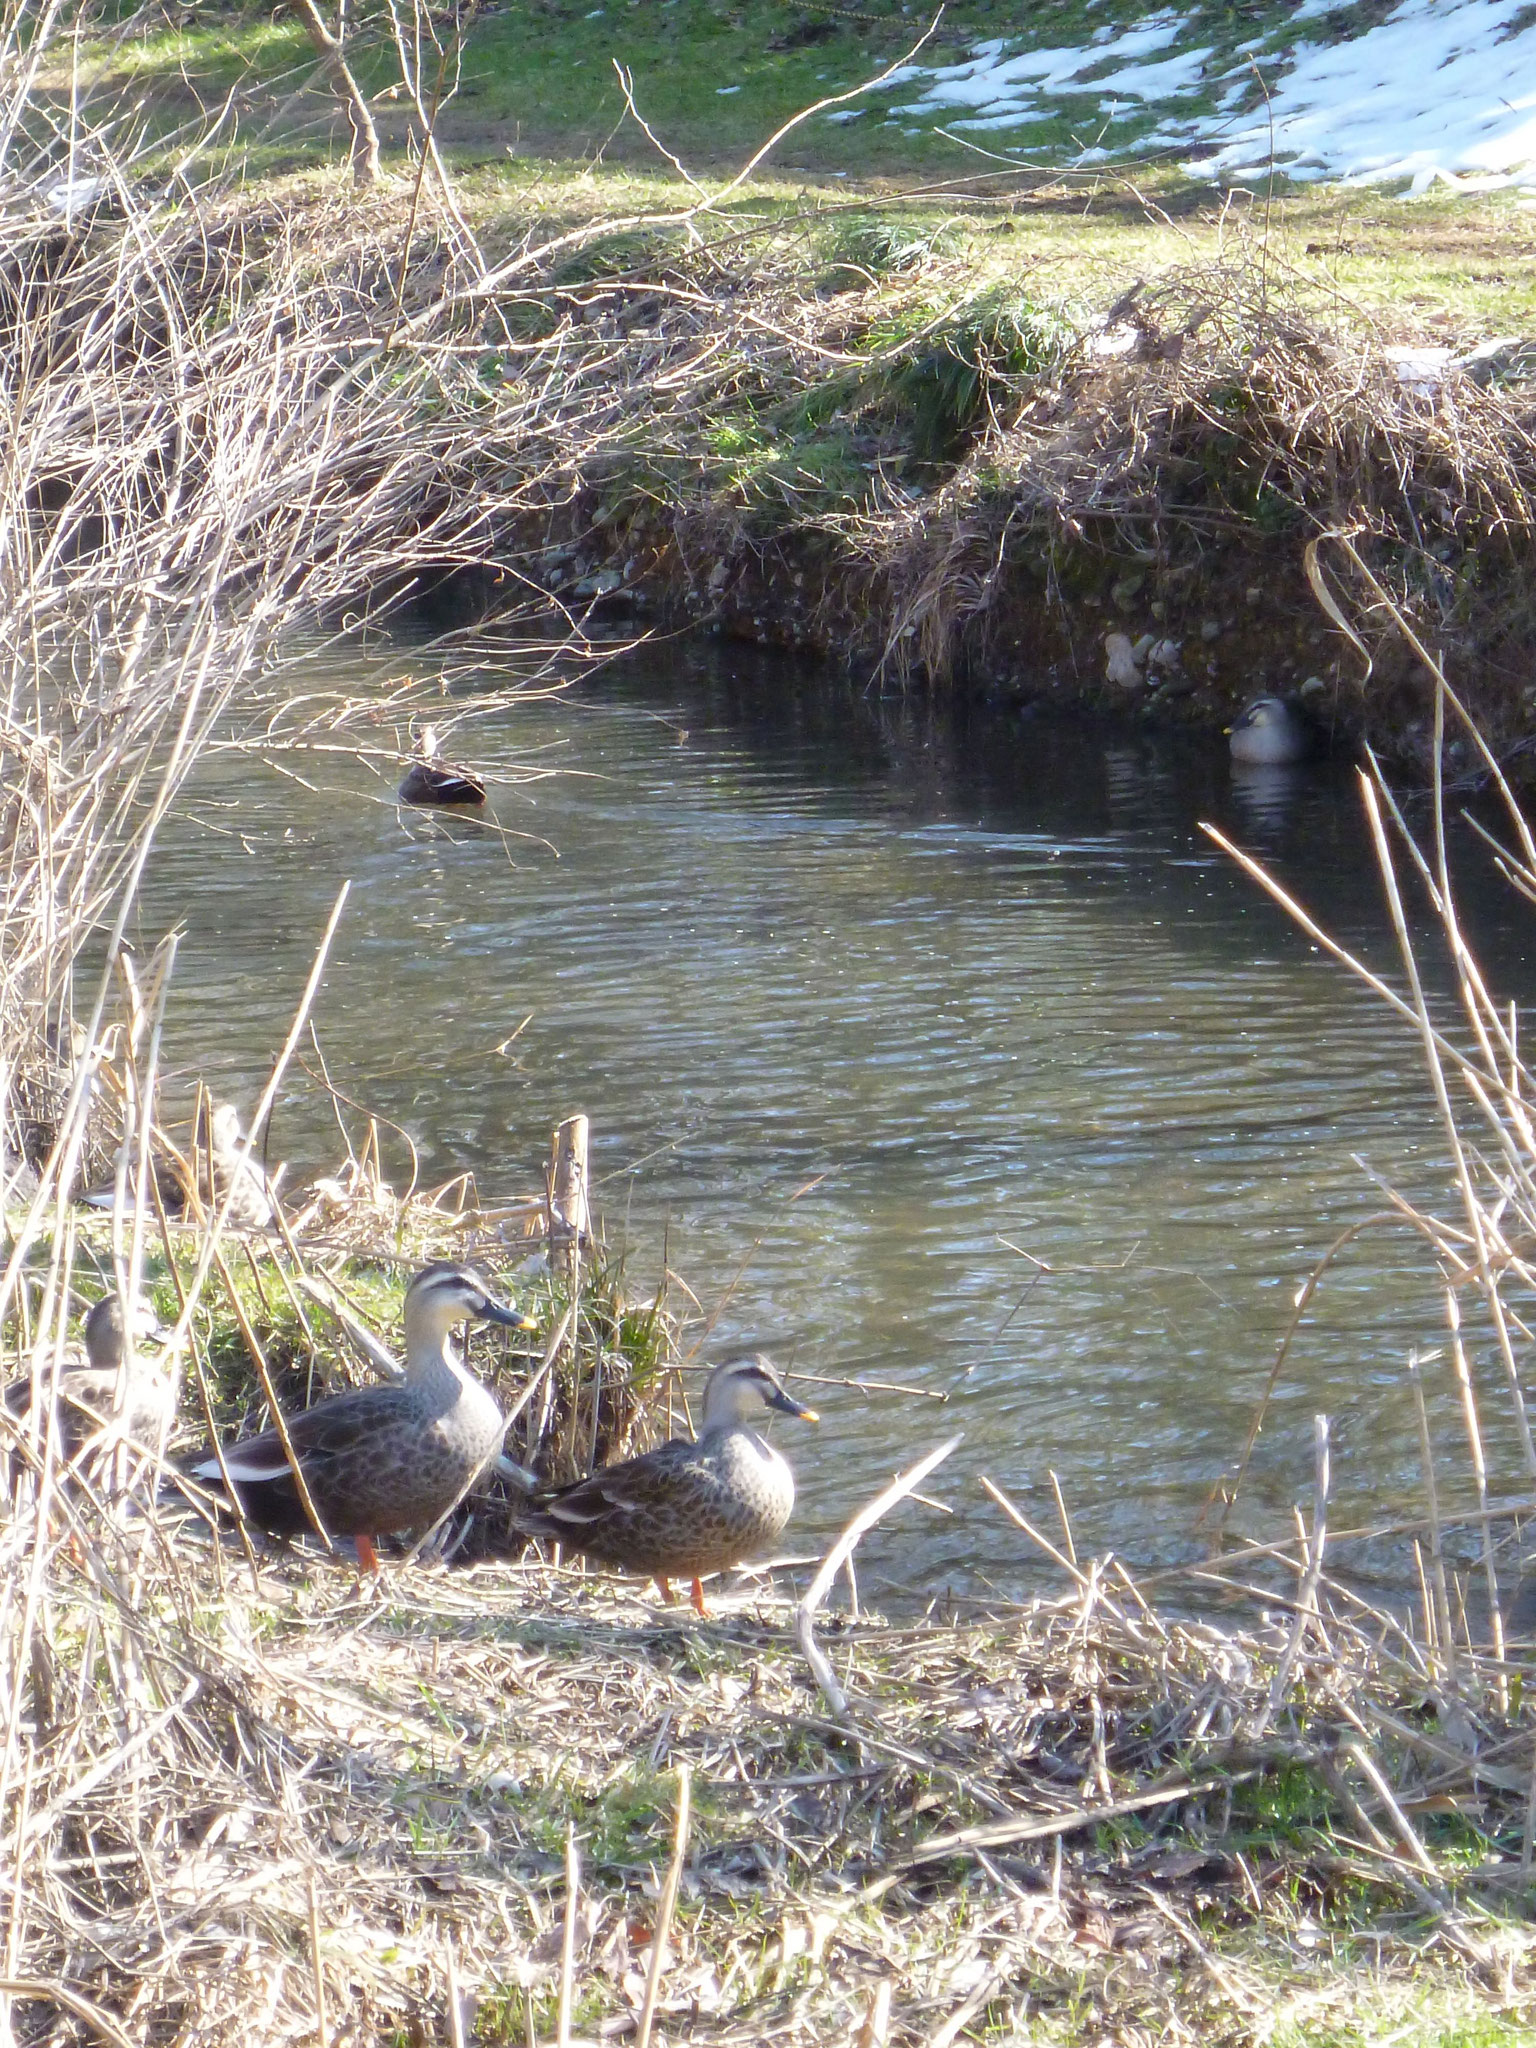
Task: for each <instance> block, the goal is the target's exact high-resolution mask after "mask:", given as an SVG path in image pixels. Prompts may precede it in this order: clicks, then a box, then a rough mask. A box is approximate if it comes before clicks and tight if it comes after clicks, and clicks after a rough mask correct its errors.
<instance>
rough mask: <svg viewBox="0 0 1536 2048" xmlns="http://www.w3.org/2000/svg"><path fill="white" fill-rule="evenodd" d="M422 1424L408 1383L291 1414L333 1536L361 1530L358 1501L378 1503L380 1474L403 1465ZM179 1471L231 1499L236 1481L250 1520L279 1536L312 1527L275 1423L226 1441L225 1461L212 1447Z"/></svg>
mask: <svg viewBox="0 0 1536 2048" xmlns="http://www.w3.org/2000/svg"><path fill="white" fill-rule="evenodd" d="M421 1427H422V1418H421V1415H420V1413H419V1410H418V1407H417V1404H416V1402H415V1401H414V1399H413V1398H412V1396H411V1394H410V1392H409V1390H408V1389H407V1388H405V1387H403V1386H398V1387H359V1388H358V1389H356V1390H355V1391H354V1392H352V1393H350V1394H338V1395H336V1396H335V1398H334V1399H332V1400H329V1401H320V1402H318V1403H317V1404H316V1405H315V1406H314V1407H313V1408H304V1409H301V1410H300V1411H299V1412H298V1414H296V1415H294V1416H292V1417H291V1418H290V1419H289V1421H288V1441H289V1442H290V1443H291V1444H292V1446H293V1455H294V1457H295V1458H296V1459H297V1461H298V1464H299V1467H300V1469H301V1470H302V1472H303V1474H304V1484H305V1485H306V1486H307V1487H308V1489H309V1495H310V1499H311V1500H312V1501H313V1502H314V1504H315V1506H316V1508H317V1509H318V1510H319V1512H320V1518H321V1520H322V1521H323V1522H324V1523H325V1525H326V1527H327V1529H329V1530H330V1531H331V1533H332V1534H333V1535H354V1534H356V1533H357V1532H356V1530H354V1529H352V1528H351V1527H350V1526H349V1524H350V1522H351V1521H352V1520H353V1519H355V1518H354V1517H353V1515H352V1514H351V1513H350V1508H351V1506H352V1504H353V1503H354V1502H355V1501H359V1500H361V1499H362V1498H364V1497H366V1498H367V1499H368V1500H369V1501H370V1502H371V1500H372V1497H373V1496H374V1494H375V1492H376V1479H377V1475H379V1474H380V1473H381V1472H383V1473H390V1472H393V1471H394V1470H396V1469H398V1464H399V1460H400V1456H401V1451H402V1445H403V1442H404V1440H405V1439H406V1438H407V1437H417V1436H419V1435H420V1432H421ZM177 1469H178V1470H179V1471H180V1472H181V1473H183V1474H184V1475H185V1476H186V1477H187V1478H188V1479H196V1480H197V1481H198V1482H199V1483H200V1484H201V1485H203V1486H204V1487H206V1488H207V1489H208V1491H209V1492H210V1493H215V1494H221V1495H223V1496H224V1498H225V1499H228V1498H229V1494H230V1490H231V1487H232V1488H233V1491H234V1493H235V1494H236V1495H237V1496H238V1498H239V1502H240V1508H241V1511H242V1513H243V1514H244V1515H245V1517H246V1519H247V1520H248V1521H251V1522H254V1523H255V1524H256V1526H257V1527H258V1528H260V1529H266V1530H268V1531H269V1532H270V1533H271V1534H273V1535H289V1536H297V1535H301V1534H303V1532H304V1531H305V1530H307V1529H308V1528H309V1527H310V1521H309V1517H308V1515H307V1514H306V1513H305V1512H304V1503H303V1500H302V1499H301V1498H300V1495H299V1489H298V1486H297V1483H296V1482H295V1480H294V1476H293V1467H292V1466H291V1465H290V1464H289V1462H288V1454H287V1452H286V1450H285V1449H284V1448H283V1440H282V1438H281V1437H280V1436H279V1435H278V1433H277V1431H276V1430H275V1429H264V1430H262V1432H261V1433H260V1435H259V1436H248V1437H242V1438H241V1439H240V1440H239V1441H238V1442H236V1443H232V1444H226V1445H225V1446H224V1447H223V1464H222V1465H221V1464H220V1462H219V1453H218V1452H216V1451H214V1450H213V1449H212V1448H211V1447H209V1448H207V1449H204V1450H202V1451H196V1452H193V1453H192V1454H191V1456H189V1457H185V1458H182V1459H180V1460H178V1464H177ZM226 1472H227V1474H228V1478H227V1479H226V1477H225V1474H226ZM380 1526H382V1525H381V1524H378V1523H376V1522H375V1523H374V1524H373V1527H374V1528H378V1527H380ZM370 1533H371V1532H370Z"/></svg>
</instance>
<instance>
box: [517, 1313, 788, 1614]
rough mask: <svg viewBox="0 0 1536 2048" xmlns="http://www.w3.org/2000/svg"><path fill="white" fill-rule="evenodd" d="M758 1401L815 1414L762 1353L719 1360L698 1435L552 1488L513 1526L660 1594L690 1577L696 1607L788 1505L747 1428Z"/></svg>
mask: <svg viewBox="0 0 1536 2048" xmlns="http://www.w3.org/2000/svg"><path fill="white" fill-rule="evenodd" d="M764 1408H772V1409H776V1410H777V1411H778V1412H779V1413H780V1414H781V1415H798V1416H799V1417H800V1419H801V1421H802V1422H814V1421H816V1419H817V1417H816V1412H815V1410H814V1409H812V1408H806V1407H804V1406H802V1405H801V1403H800V1402H799V1401H797V1400H795V1399H794V1397H793V1395H791V1394H787V1393H786V1392H785V1391H784V1382H783V1381H782V1380H781V1379H780V1377H779V1374H778V1371H777V1369H776V1368H775V1366H774V1365H773V1362H772V1361H771V1360H770V1359H768V1358H765V1357H763V1356H762V1354H761V1353H759V1354H758V1355H757V1357H755V1358H742V1359H737V1360H736V1361H735V1362H734V1363H733V1364H730V1365H721V1366H717V1367H716V1368H715V1370H714V1371H713V1372H712V1373H711V1374H710V1376H709V1379H708V1381H707V1382H706V1384H705V1388H704V1412H703V1417H702V1420H701V1423H700V1428H699V1434H698V1437H697V1439H696V1441H694V1442H692V1443H689V1442H687V1441H686V1440H685V1439H682V1438H674V1439H673V1440H672V1442H670V1443H665V1444H662V1445H661V1446H660V1448H659V1449H657V1450H654V1451H646V1452H645V1453H644V1454H643V1455H642V1456H641V1457H638V1458H627V1459H625V1461H624V1462H623V1463H622V1464H620V1465H610V1466H608V1467H607V1468H606V1470H604V1471H602V1472H593V1473H591V1474H590V1475H589V1476H588V1477H587V1478H585V1479H578V1480H577V1481H576V1483H575V1485H574V1486H561V1487H557V1488H555V1489H554V1491H552V1492H550V1493H546V1494H544V1495H542V1496H540V1497H539V1498H537V1499H535V1500H533V1501H531V1502H530V1503H529V1504H528V1506H527V1507H526V1508H522V1509H519V1510H518V1511H517V1512H516V1513H515V1516H514V1520H515V1522H516V1525H517V1527H518V1528H519V1529H521V1530H523V1531H524V1532H525V1533H526V1534H527V1535H530V1536H538V1537H542V1538H543V1539H544V1540H545V1541H546V1542H551V1543H558V1544H559V1545H560V1546H561V1548H562V1549H564V1550H575V1551H580V1552H581V1553H582V1554H583V1555H585V1556H587V1557H592V1558H596V1559H597V1561H598V1562H599V1563H600V1564H607V1565H614V1566H616V1567H617V1568H618V1569H619V1570H621V1571H631V1572H644V1573H646V1574H647V1575H648V1576H649V1577H651V1578H653V1579H655V1581H656V1582H657V1584H658V1585H659V1586H660V1588H661V1591H662V1596H663V1598H665V1599H668V1600H670V1599H671V1597H672V1589H671V1587H670V1585H669V1584H668V1581H669V1580H670V1579H674V1578H687V1579H691V1580H692V1581H693V1604H694V1606H695V1608H696V1609H697V1610H698V1612H699V1613H700V1614H703V1613H704V1612H705V1607H704V1588H703V1585H702V1584H701V1581H702V1580H703V1578H704V1577H705V1576H706V1574H708V1573H710V1572H722V1571H727V1570H729V1568H730V1567H731V1566H732V1565H736V1564H740V1563H741V1562H742V1560H743V1559H744V1558H747V1557H749V1556H750V1555H751V1554H752V1552H753V1551H755V1550H758V1549H761V1548H762V1547H764V1546H765V1545H767V1544H769V1543H772V1541H773V1540H774V1538H775V1537H776V1536H777V1535H778V1533H779V1531H780V1530H781V1529H782V1528H783V1527H784V1524H785V1523H786V1522H787V1521H788V1520H789V1517H790V1511H791V1509H792V1508H793V1507H794V1504H795V1478H794V1474H793V1473H792V1472H791V1471H790V1469H789V1466H788V1464H787V1463H786V1461H785V1460H784V1458H782V1457H781V1456H780V1454H779V1453H778V1452H777V1451H776V1450H775V1449H774V1448H773V1446H772V1445H771V1444H770V1443H768V1442H766V1441H765V1439H764V1438H763V1437H761V1436H759V1435H758V1433H757V1430H756V1429H755V1428H754V1427H753V1424H754V1422H758V1421H761V1420H762V1412H763V1410H764Z"/></svg>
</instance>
